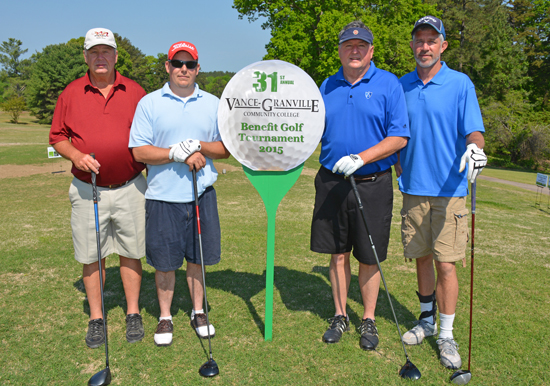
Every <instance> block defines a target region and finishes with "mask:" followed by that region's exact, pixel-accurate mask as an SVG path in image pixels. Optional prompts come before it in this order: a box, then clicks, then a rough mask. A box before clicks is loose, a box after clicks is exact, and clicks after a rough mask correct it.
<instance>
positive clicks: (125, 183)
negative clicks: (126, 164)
mask: <svg viewBox="0 0 550 386" xmlns="http://www.w3.org/2000/svg"><path fill="white" fill-rule="evenodd" d="M140 174H141V172H139V173H138V174H136V175H135V176H133V177H132V178H130V179H129V180H128V181H125V182H123V183H121V184H111V185H97V186H98V187H100V188H107V189H117V188H120V187H122V186H125V185H128V184H129V183H130V182H132V180H133V179H135V178H136V177H137V176H139V175H140ZM87 183H88V182H87Z"/></svg>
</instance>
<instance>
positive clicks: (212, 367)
mask: <svg viewBox="0 0 550 386" xmlns="http://www.w3.org/2000/svg"><path fill="white" fill-rule="evenodd" d="M219 373H220V369H219V368H218V364H217V363H216V361H215V360H214V359H209V360H208V362H206V363H204V364H203V365H202V366H201V367H200V369H199V374H200V375H202V376H203V377H206V378H211V377H215V376H216V375H218V374H219Z"/></svg>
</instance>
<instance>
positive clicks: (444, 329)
mask: <svg viewBox="0 0 550 386" xmlns="http://www.w3.org/2000/svg"><path fill="white" fill-rule="evenodd" d="M454 320H455V314H452V315H445V314H442V313H439V323H440V324H441V326H440V331H439V339H447V338H450V339H454V338H453V323H454Z"/></svg>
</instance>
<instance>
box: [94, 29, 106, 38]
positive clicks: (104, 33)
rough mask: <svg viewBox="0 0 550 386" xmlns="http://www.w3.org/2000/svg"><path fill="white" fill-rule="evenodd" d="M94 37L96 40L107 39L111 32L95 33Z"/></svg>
mask: <svg viewBox="0 0 550 386" xmlns="http://www.w3.org/2000/svg"><path fill="white" fill-rule="evenodd" d="M94 37H95V38H96V39H107V38H108V37H109V32H104V31H95V32H94Z"/></svg>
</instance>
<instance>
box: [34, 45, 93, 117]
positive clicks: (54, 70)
mask: <svg viewBox="0 0 550 386" xmlns="http://www.w3.org/2000/svg"><path fill="white" fill-rule="evenodd" d="M77 40H78V39H73V40H71V41H69V42H67V43H61V44H54V45H50V46H47V47H45V48H44V50H43V51H42V52H41V53H39V54H37V55H36V63H35V64H34V65H33V70H32V75H31V78H30V80H29V84H28V87H27V90H26V96H27V105H28V107H29V109H30V112H31V114H32V115H34V116H35V117H36V118H38V121H39V122H40V123H51V121H52V117H53V111H54V109H55V104H56V102H57V98H58V97H59V95H60V94H61V92H62V91H63V90H64V89H65V87H67V85H68V84H69V83H71V82H72V81H73V80H75V79H77V78H79V77H81V76H83V75H84V74H85V73H86V71H87V69H88V67H87V65H86V63H85V61H84V57H83V55H82V44H81V43H80V42H78V41H77Z"/></svg>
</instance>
